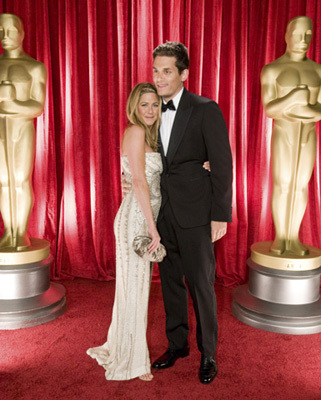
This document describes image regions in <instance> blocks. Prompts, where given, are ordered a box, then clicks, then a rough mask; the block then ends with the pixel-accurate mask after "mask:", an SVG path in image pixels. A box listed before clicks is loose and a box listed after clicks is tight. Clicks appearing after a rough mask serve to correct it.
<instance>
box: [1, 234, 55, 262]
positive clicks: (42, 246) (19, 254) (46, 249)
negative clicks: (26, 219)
mask: <svg viewBox="0 0 321 400" xmlns="http://www.w3.org/2000/svg"><path fill="white" fill-rule="evenodd" d="M30 242H31V246H30V247H28V248H26V249H25V250H22V251H17V250H14V249H12V250H11V249H10V248H5V249H0V265H19V264H29V263H34V262H38V261H42V260H45V259H46V258H47V257H48V256H49V253H50V243H49V242H48V241H47V240H44V239H35V238H30Z"/></svg>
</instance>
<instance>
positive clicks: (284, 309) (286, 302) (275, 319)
mask: <svg viewBox="0 0 321 400" xmlns="http://www.w3.org/2000/svg"><path fill="white" fill-rule="evenodd" d="M300 262H301V261H300V260H298V263H300ZM247 264H248V266H249V268H250V279H249V284H248V285H242V286H240V287H238V288H236V289H235V290H234V292H233V305H232V312H233V314H234V316H235V317H236V318H237V319H239V320H240V321H242V322H244V323H245V324H247V325H250V326H253V327H255V328H259V329H263V330H266V331H270V332H278V333H287V334H293V335H307V334H313V333H319V332H321V300H320V295H319V292H320V274H321V268H320V267H319V268H318V269H314V270H311V271H282V270H280V269H273V268H267V267H265V266H262V265H259V264H257V263H255V262H254V261H253V260H251V259H249V260H248V262H247Z"/></svg>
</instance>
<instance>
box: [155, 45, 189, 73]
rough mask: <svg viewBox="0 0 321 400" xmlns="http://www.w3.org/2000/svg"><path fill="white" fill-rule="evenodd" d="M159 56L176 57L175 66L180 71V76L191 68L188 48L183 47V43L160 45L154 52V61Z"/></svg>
mask: <svg viewBox="0 0 321 400" xmlns="http://www.w3.org/2000/svg"><path fill="white" fill-rule="evenodd" d="M157 56H166V57H175V58H176V62H175V65H176V67H177V69H178V72H179V74H181V73H182V72H183V71H184V69H188V67H189V57H188V51H187V48H186V47H185V46H184V45H183V43H179V42H166V43H163V44H160V45H159V46H157V47H156V49H155V50H154V51H153V59H154V60H155V58H156V57H157Z"/></svg>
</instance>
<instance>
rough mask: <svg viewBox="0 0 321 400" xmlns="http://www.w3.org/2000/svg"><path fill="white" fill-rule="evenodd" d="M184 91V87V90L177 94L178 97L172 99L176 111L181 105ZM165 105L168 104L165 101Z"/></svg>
mask: <svg viewBox="0 0 321 400" xmlns="http://www.w3.org/2000/svg"><path fill="white" fill-rule="evenodd" d="M183 91H184V86H183V87H182V89H181V90H180V91H179V92H178V93H177V95H176V96H175V97H174V98H173V99H172V100H173V103H174V106H175V108H176V110H177V108H178V105H179V102H180V100H181V97H182V94H183ZM163 101H164V99H163ZM164 103H165V104H166V102H165V101H164Z"/></svg>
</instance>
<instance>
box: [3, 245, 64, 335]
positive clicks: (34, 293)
mask: <svg viewBox="0 0 321 400" xmlns="http://www.w3.org/2000/svg"><path fill="white" fill-rule="evenodd" d="M49 248H50V245H49V242H48V241H46V240H41V239H31V246H30V247H29V248H28V249H26V250H25V251H19V252H17V251H14V250H12V251H10V250H9V251H8V250H7V249H6V251H5V250H0V329H19V328H26V327H31V326H35V325H39V324H43V323H46V322H49V321H51V320H53V319H55V318H57V317H58V316H59V315H61V314H63V312H64V311H65V308H66V299H65V288H64V287H63V286H62V285H59V284H57V283H52V282H50V264H51V263H52V261H53V257H52V256H50V254H49Z"/></svg>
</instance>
